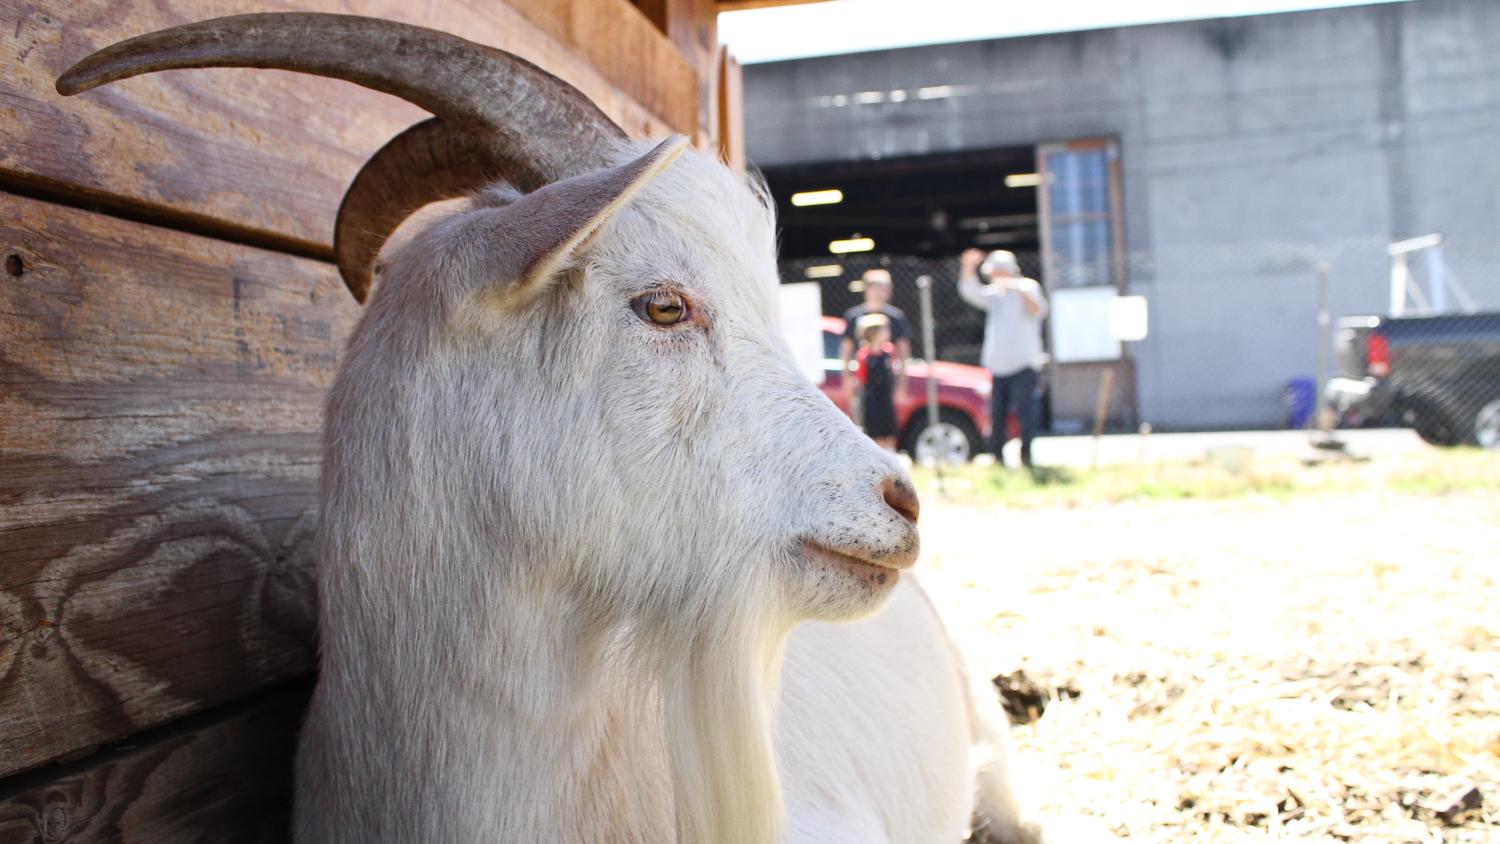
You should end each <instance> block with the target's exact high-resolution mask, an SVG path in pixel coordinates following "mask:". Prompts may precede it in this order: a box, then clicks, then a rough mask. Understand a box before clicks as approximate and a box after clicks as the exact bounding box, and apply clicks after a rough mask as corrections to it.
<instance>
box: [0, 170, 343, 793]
mask: <svg viewBox="0 0 1500 844" xmlns="http://www.w3.org/2000/svg"><path fill="white" fill-rule="evenodd" d="M0 256H4V261H3V263H4V264H5V265H7V266H6V269H4V270H0V776H3V775H5V774H8V773H10V772H13V771H17V770H21V769H25V768H28V767H31V766H34V765H37V764H40V763H42V762H46V761H48V760H52V759H56V758H58V757H61V756H65V755H69V754H76V753H79V752H81V751H86V750H87V749H88V748H90V747H92V746H94V745H97V744H100V743H103V742H108V741H112V740H115V739H118V738H120V737H122V736H125V735H128V734H130V733H132V732H134V731H136V730H139V729H143V728H146V727H149V726H152V725H155V724H158V723H161V722H163V721H165V720H169V719H172V718H176V717H179V716H181V715H183V714H185V713H188V712H193V711H197V710H199V709H202V708H204V707H206V706H210V705H214V704H217V703H220V702H223V701H227V700H232V699H234V698H236V697H238V696H240V695H243V694H246V693H247V692H250V691H252V690H255V689H258V688H263V687H265V686H267V685H270V684H273V683H276V682H280V681H282V680H285V679H286V678H289V677H294V676H297V675H299V674H301V673H304V672H307V671H309V670H310V669H311V667H312V659H313V648H312V635H313V633H312V630H313V599H314V586H313V581H312V570H311V563H312V556H313V537H314V533H315V527H316V506H317V476H318V466H319V451H318V430H319V427H320V424H321V409H322V400H323V394H324V392H325V389H326V387H327V385H328V384H329V382H330V381H331V379H332V376H333V372H334V368H335V365H336V357H337V354H338V352H339V350H340V349H341V348H342V345H343V341H344V338H345V337H346V335H347V333H348V332H349V330H350V329H351V328H352V326H353V322H354V320H355V318H356V317H357V311H356V308H355V306H354V305H353V303H352V301H351V300H350V299H349V296H348V293H347V292H346V291H345V290H344V289H343V284H342V282H341V281H339V280H338V277H337V275H336V273H335V272H334V270H333V269H332V268H331V267H329V266H328V265H326V264H322V263H320V262H315V261H309V260H305V259H299V258H291V257H287V256H284V255H279V254H276V253H273V252H265V251H261V250H256V249H252V248H250V247H245V246H238V245H234V244H228V243H223V242H220V241H215V240H210V239H206V238H201V237H196V236H192V235H187V234H183V233H179V232H173V231H169V230H165V229H158V228H154V227H151V226H146V225H142V224H139V223H130V222H125V221H121V220H116V219H112V218H108V217H102V216H99V215H93V214H88V213H85V212H81V211H77V210H74V209H70V208H65V207H61V206H56V205H51V204H48V203H43V202H37V201H33V200H29V199H22V198H17V197H14V196H9V195H5V194H0ZM12 257H14V258H15V259H16V260H15V261H12V260H11V258H12ZM15 268H19V269H20V270H21V275H20V276H19V277H16V276H14V275H12V274H11V272H10V271H11V270H12V269H15Z"/></svg>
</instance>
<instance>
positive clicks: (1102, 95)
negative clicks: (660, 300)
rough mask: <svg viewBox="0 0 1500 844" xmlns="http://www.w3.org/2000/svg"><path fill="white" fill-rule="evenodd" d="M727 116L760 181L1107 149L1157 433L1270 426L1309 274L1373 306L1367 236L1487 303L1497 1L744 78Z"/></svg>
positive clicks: (1494, 203) (1496, 248) (1309, 300)
mask: <svg viewBox="0 0 1500 844" xmlns="http://www.w3.org/2000/svg"><path fill="white" fill-rule="evenodd" d="M923 89H926V90H925V91H924V90H923ZM894 91H900V92H902V93H901V94H896V95H894V96H893V95H892V94H891V92H894ZM862 93H864V94H865V96H864V97H860V96H859V95H860V94H862ZM876 93H878V94H879V95H880V96H879V97H878V98H877V97H876V96H875V94H876ZM877 99H879V100H880V101H874V100H877ZM893 100H897V101H893ZM745 114H746V127H747V135H748V137H747V146H748V151H749V155H750V158H751V160H752V161H753V162H755V163H756V164H759V165H761V166H773V165H777V164H789V163H806V162H815V161H831V160H850V159H867V158H877V157H881V156H897V155H919V154H924V153H934V152H950V151H957V150H963V149H979V148H987V147H997V146H1004V145H1012V144H1030V143H1037V142H1043V141H1052V140H1068V139H1073V138H1083V137H1092V136H1114V137H1117V138H1119V140H1120V145H1121V152H1122V165H1123V181H1124V199H1125V231H1126V241H1127V248H1128V249H1129V251H1130V255H1131V264H1130V283H1131V286H1132V289H1133V292H1137V293H1141V294H1144V295H1146V296H1147V297H1149V299H1150V301H1151V308H1152V312H1151V319H1152V331H1151V336H1150V338H1149V339H1147V340H1146V341H1144V342H1142V343H1140V344H1137V345H1136V348H1135V350H1134V354H1135V355H1136V357H1137V360H1138V365H1139V372H1140V399H1141V406H1142V412H1143V416H1144V418H1145V419H1146V420H1148V421H1153V422H1155V423H1157V424H1160V425H1167V426H1176V427H1219V426H1251V425H1254V426H1259V425H1275V424H1278V423H1279V422H1280V420H1281V418H1282V412H1283V410H1282V404H1281V390H1282V386H1283V385H1284V384H1285V382H1286V381H1287V380H1288V379H1289V378H1292V377H1297V376H1311V375H1312V374H1313V372H1314V367H1315V359H1316V353H1317V341H1316V324H1315V320H1314V316H1315V315H1314V306H1315V301H1316V295H1315V287H1314V279H1315V271H1314V267H1315V265H1316V263H1317V262H1318V261H1319V260H1327V261H1329V262H1331V264H1332V267H1333V272H1332V304H1333V309H1334V313H1335V316H1338V315H1342V314H1355V313H1378V312H1381V311H1383V310H1384V309H1385V303H1386V298H1387V292H1386V277H1387V273H1388V265H1387V259H1386V256H1385V252H1384V246H1385V244H1386V243H1387V242H1388V241H1389V240H1392V239H1397V238H1401V237H1408V236H1413V235H1418V234H1425V233H1428V232H1431V231H1439V232H1442V233H1443V234H1444V235H1445V237H1446V238H1447V240H1448V246H1447V249H1446V254H1447V258H1448V262H1449V264H1450V266H1451V267H1452V269H1453V271H1454V273H1455V275H1456V276H1457V277H1458V279H1459V281H1460V282H1462V283H1463V285H1464V286H1465V287H1466V288H1468V290H1469V292H1470V293H1471V294H1473V296H1474V297H1475V298H1476V299H1478V300H1479V301H1480V304H1481V305H1483V306H1485V307H1488V308H1500V2H1497V0H1417V2H1409V3H1397V4H1391V5H1378V6H1361V7H1350V8H1344V9H1334V10H1325V11H1315V12H1298V13H1290V14H1280V15H1267V16H1259V17H1250V18H1231V19H1224V20H1210V21H1196V22H1186V23H1175V24H1163V25H1154V26H1143V27H1132V28H1125V29H1113V30H1099V31H1092V32H1080V33H1067V34H1058V35H1044V36H1035V37H1027V38H1015V39H1004V40H998V41H987V42H973V43H965V44H951V45H939V46H932V47H919V48H911V49H905V50H891V51H882V52H877V53H866V54H858V55H848V56H836V57H828V58H819V59H807V60H801V61H794V62H780V63H773V64H760V65H751V66H748V67H746V68H745Z"/></svg>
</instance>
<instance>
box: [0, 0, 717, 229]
mask: <svg viewBox="0 0 1500 844" xmlns="http://www.w3.org/2000/svg"><path fill="white" fill-rule="evenodd" d="M595 2H597V3H599V4H605V5H606V6H609V5H610V4H618V5H620V6H623V7H624V9H623V11H624V12H627V13H629V14H628V15H617V16H615V17H616V18H617V19H616V20H615V23H614V29H612V30H609V31H607V32H594V31H593V30H587V31H585V32H582V33H580V34H579V35H578V37H580V38H582V37H588V38H591V39H598V40H599V42H600V43H607V42H611V39H616V38H619V37H623V36H622V35H621V33H625V34H630V33H634V35H633V36H632V37H633V38H634V39H635V40H634V41H632V42H631V43H633V44H637V45H638V46H639V45H652V49H651V50H650V51H649V54H647V55H632V54H630V53H624V52H612V51H611V50H609V49H608V48H605V47H598V48H595V49H594V52H596V53H599V55H598V56H596V57H595V58H601V59H602V58H608V57H612V59H611V61H610V62H608V63H607V64H606V66H605V67H604V68H603V70H604V71H605V72H606V73H608V74H610V75H609V76H606V75H605V73H601V71H600V70H598V69H596V68H595V67H594V66H593V65H591V64H590V63H589V61H588V60H587V59H586V58H585V57H584V56H581V55H579V54H578V52H575V50H574V49H573V48H570V46H569V45H568V44H566V43H564V42H563V41H560V40H558V39H557V38H556V37H554V36H552V35H549V34H548V33H547V32H546V31H545V30H543V29H542V28H540V27H538V26H537V25H536V24H534V23H533V22H532V21H531V20H529V19H528V18H527V16H526V15H523V14H522V13H521V12H520V11H518V10H517V9H516V8H513V7H512V6H509V5H507V4H505V3H502V2H486V0H449V1H448V2H418V3H412V2H403V0H301V2H294V1H293V0H161V1H160V2H152V3H130V4H121V3H119V2H111V0H0V33H3V37H0V125H3V127H4V129H3V143H0V185H4V184H10V185H12V186H16V187H24V188H25V189H26V190H28V191H30V192H31V193H33V194H39V193H52V192H55V193H60V194H63V195H66V196H68V197H76V198H82V199H84V200H89V201H96V202H99V203H101V204H104V205H106V206H108V205H112V204H114V205H125V206H129V207H131V208H139V209H144V210H146V211H147V212H150V213H152V214H154V215H163V216H169V217H170V218H171V219H172V220H174V221H180V224H182V225H184V226H186V227H188V228H192V229H194V230H197V231H202V232H209V233H213V234H215V235H218V236H223V237H228V238H231V239H235V240H239V241H242V242H248V243H255V244H265V245H271V246H274V247H276V248H280V249H284V250H287V251H291V252H294V253H297V254H304V255H313V256H326V255H328V254H331V252H330V246H329V244H330V243H331V242H332V237H333V235H332V232H333V221H334V212H335V211H336V209H337V208H338V202H339V199H340V198H341V197H342V196H343V192H344V189H345V188H346V187H347V186H348V183H349V181H350V180H351V179H352V178H353V176H354V173H355V172H356V171H357V170H358V168H359V166H360V165H361V164H362V163H363V162H364V161H365V159H366V158H368V156H369V154H370V153H371V152H373V151H374V150H375V149H377V148H378V147H379V146H380V145H381V144H383V143H385V142H386V141H387V140H389V139H390V138H391V137H392V136H394V135H395V134H396V133H397V132H399V131H401V130H402V129H404V128H406V127H407V126H409V125H411V124H412V123H414V122H416V121H417V120H419V119H421V118H422V117H424V116H425V113H424V112H423V111H421V110H420V109H417V108H416V107H414V106H410V105H408V104H406V103H403V102H401V101H399V100H397V99H395V98H394V97H389V96H386V95H383V94H377V93H374V92H371V91H366V90H364V89H362V88H359V87H357V86H355V85H352V84H349V83H344V82H339V81H335V80H327V79H320V78H315V77H310V76H304V75H299V74H292V73H286V72H281V71H264V70H244V69H233V70H225V69H216V70H189V71H173V72H168V73H158V74H151V75H148V76H145V77H141V78H137V79H130V80H125V81H123V82H119V83H115V84H113V85H109V86H105V87H104V88H101V89H99V90H96V91H91V92H87V93H84V94H82V95H79V96H77V97H72V98H65V97H61V96H59V95H58V94H57V93H56V91H55V90H54V89H53V85H54V83H55V81H56V79H57V76H58V74H60V73H61V72H62V71H63V70H65V69H66V68H68V67H69V66H70V65H71V64H72V63H73V62H76V61H77V60H79V59H81V58H83V57H84V56H86V55H88V54H89V53H90V52H92V51H93V50H95V49H97V48H99V47H103V46H105V45H108V44H111V43H113V42H116V41H120V40H123V39H125V38H128V37H130V36H134V35H139V34H141V33H144V32H150V31H153V30H157V29H162V28H165V27H168V26H173V25H176V24H181V23H186V22H190V21H195V20H201V19H203V18H208V17H214V16H217V15H226V14H237V13H242V12H250V11H277V10H302V11H326V12H347V13H355V14H366V15H373V16H378V17H385V18H390V19H393V20H400V21H406V22H409V23H417V24H422V25H427V26H433V27H435V28H439V29H444V30H446V31H450V32H454V33H457V34H459V35H462V36H464V37H466V38H469V39H471V40H475V41H480V42H483V43H486V44H491V45H493V46H497V47H501V48H503V49H507V50H511V51H513V52H515V53H517V54H519V55H522V56H524V57H526V58H528V59H530V60H532V61H534V62H536V63H537V64H539V65H541V66H542V67H545V68H547V69H548V70H550V71H552V72H553V73H556V74H557V75H559V76H561V77H563V78H565V79H567V80H568V81H569V82H571V83H573V84H574V85H576V86H577V87H578V88H579V89H580V90H582V91H583V92H584V93H585V94H587V95H589V96H590V97H591V98H592V99H594V100H595V102H597V103H599V105H600V107H601V108H603V109H604V110H605V111H606V112H608V113H609V114H610V115H611V116H612V117H614V118H615V119H616V120H617V121H618V122H620V124H621V125H622V126H624V127H625V128H626V130H627V131H629V132H632V133H634V134H637V135H642V136H646V135H653V136H660V135H664V134H667V133H669V132H671V131H681V132H687V133H692V132H693V130H694V129H695V128H697V126H698V119H697V104H698V98H699V85H698V80H697V78H696V77H695V76H694V75H693V73H692V69H691V68H690V67H689V66H688V65H687V63H686V62H685V61H684V60H683V58H682V57H681V56H680V55H677V54H676V52H675V51H674V50H672V49H671V48H670V45H669V44H668V42H667V41H666V38H665V36H664V35H662V34H661V33H659V32H657V31H656V29H655V27H653V26H652V25H651V23H650V22H649V21H648V20H646V19H645V18H644V17H643V16H642V15H640V14H639V12H637V11H636V10H635V9H634V8H631V7H630V6H629V4H628V3H627V0H595ZM581 17H586V16H581ZM592 20H593V18H587V19H586V21H584V22H585V23H586V22H587V21H592ZM579 25H580V26H582V25H583V24H582V23H580V24H579ZM663 45H666V47H665V49H659V48H660V47H662V46H663ZM631 90H633V91H635V92H636V95H637V96H638V97H640V98H642V99H644V100H646V101H649V102H652V103H656V104H658V107H659V108H660V109H661V110H662V111H663V115H662V116H658V115H657V114H654V113H653V112H652V111H651V110H650V109H648V108H647V107H646V106H644V105H642V104H641V101H640V100H638V99H636V98H635V97H633V96H631V95H630V94H629V93H626V92H627V91H631ZM664 118H665V119H664ZM669 121H678V122H679V123H680V125H677V124H673V123H671V122H669Z"/></svg>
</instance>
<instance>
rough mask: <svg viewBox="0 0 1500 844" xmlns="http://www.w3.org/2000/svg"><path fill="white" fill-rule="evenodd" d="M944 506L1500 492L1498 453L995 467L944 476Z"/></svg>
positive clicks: (929, 479) (930, 478) (929, 475)
mask: <svg viewBox="0 0 1500 844" xmlns="http://www.w3.org/2000/svg"><path fill="white" fill-rule="evenodd" d="M912 475H913V478H914V479H915V480H916V481H917V483H918V485H919V488H921V489H923V490H931V489H934V487H935V486H936V484H937V481H938V478H937V475H936V474H935V473H934V472H933V471H932V470H930V469H925V468H923V467H920V466H918V467H915V468H914V469H913V470H912ZM942 482H943V484H942V485H943V489H944V492H945V493H946V494H947V496H948V497H949V498H950V499H954V500H957V501H961V502H970V503H977V504H1003V505H1005V506H1008V507H1080V506H1085V505H1091V504H1112V503H1118V502H1123V501H1188V500H1203V501H1221V500H1227V499H1238V498H1265V499H1271V500H1278V501H1280V500H1286V499H1289V498H1292V497H1294V496H1297V495H1306V494H1340V493H1353V492H1388V493H1395V494H1402V495H1427V496H1433V495H1448V494H1454V493H1473V492H1486V491H1492V492H1496V493H1500V453H1496V452H1488V451H1482V450H1480V449H1424V450H1420V451H1414V452H1410V453H1399V454H1391V455H1386V456H1381V457H1376V458H1373V459H1365V460H1355V459H1348V458H1338V457H1331V458H1326V459H1321V460H1313V459H1300V458H1296V457H1288V456H1284V455H1277V456H1275V457H1259V458H1258V457H1256V456H1255V455H1254V454H1253V453H1249V452H1241V451H1231V452H1229V453H1226V454H1223V455H1219V456H1212V457H1207V458H1203V459H1200V460H1195V461H1191V462H1187V461H1179V462H1160V463H1145V464H1126V465H1115V466H1100V467H1098V468H1094V469H1086V468H1071V467H1041V468H1039V469H1037V470H1036V471H1033V472H1026V471H1023V470H1020V469H1010V470H1007V469H1002V468H999V467H996V466H993V465H972V464H971V465H968V466H961V467H953V468H949V469H946V470H945V471H944V472H943V478H942Z"/></svg>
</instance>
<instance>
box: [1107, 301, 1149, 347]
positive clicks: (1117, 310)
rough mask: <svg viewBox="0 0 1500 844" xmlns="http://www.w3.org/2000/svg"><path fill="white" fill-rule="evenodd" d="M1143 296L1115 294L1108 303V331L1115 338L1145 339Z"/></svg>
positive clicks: (1135, 340)
mask: <svg viewBox="0 0 1500 844" xmlns="http://www.w3.org/2000/svg"><path fill="white" fill-rule="evenodd" d="M1147 329H1148V325H1147V320H1146V297H1145V296H1116V297H1115V299H1114V301H1113V302H1110V303H1109V333H1110V336H1112V337H1114V338H1115V339H1116V340H1121V341H1124V342H1126V343H1139V342H1140V341H1142V340H1144V339H1146V331H1147Z"/></svg>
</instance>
